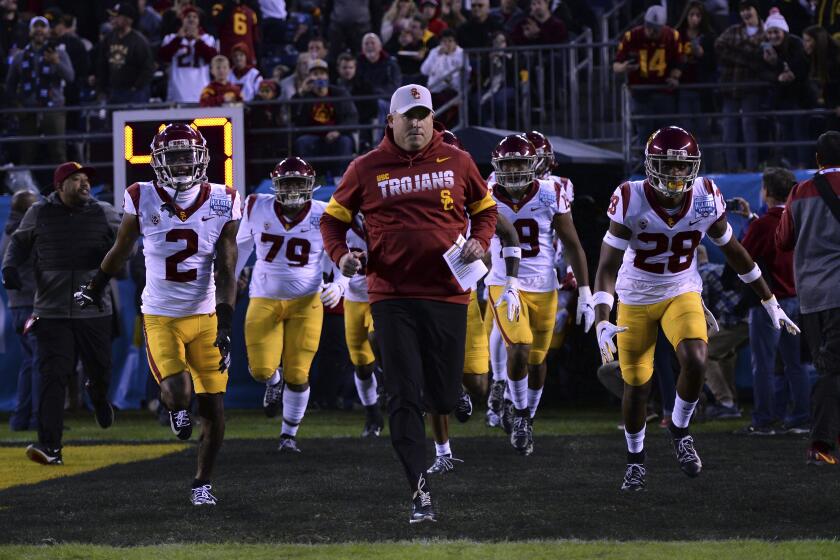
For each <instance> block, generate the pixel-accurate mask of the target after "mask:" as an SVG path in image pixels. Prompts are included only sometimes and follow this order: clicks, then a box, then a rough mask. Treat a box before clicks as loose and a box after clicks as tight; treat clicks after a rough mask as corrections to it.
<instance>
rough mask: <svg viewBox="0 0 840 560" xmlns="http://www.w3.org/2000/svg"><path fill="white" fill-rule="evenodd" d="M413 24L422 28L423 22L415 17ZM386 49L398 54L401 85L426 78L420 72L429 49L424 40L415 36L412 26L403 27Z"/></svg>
mask: <svg viewBox="0 0 840 560" xmlns="http://www.w3.org/2000/svg"><path fill="white" fill-rule="evenodd" d="M411 25H412V26H417V27H418V28H420V26H421V25H423V22H421V21H419V20H417V19H415V20H414V21H412V23H411ZM385 50H387V51H388V52H389V53H391V54H393V55H395V56H396V59H397V64H398V65H399V67H400V74H401V75H402V83H401V84H400V85H405V84H414V83H419V80H420V79H421V78H423V79H425V76H423V75H422V74H421V73H420V65H421V64H423V59H424V58H425V57H426V53H427V52H428V50H427V49H426V46H425V45H424V44H423V41H421V40H420V39H417V38H416V37H415V36H414V32H413V31H412V30H411V27H409V28H407V29H403V30H402V31H400V34H399V35H398V36H395V37H393V38H392V39H391V41H390V42H389V43H388V44H387V45H386V46H385Z"/></svg>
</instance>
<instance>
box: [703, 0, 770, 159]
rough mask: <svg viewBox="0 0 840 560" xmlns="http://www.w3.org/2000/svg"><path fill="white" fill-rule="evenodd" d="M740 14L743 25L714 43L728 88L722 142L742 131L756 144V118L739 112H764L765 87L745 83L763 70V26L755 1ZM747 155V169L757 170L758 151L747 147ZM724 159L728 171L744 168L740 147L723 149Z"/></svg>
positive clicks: (745, 1) (745, 2)
mask: <svg viewBox="0 0 840 560" xmlns="http://www.w3.org/2000/svg"><path fill="white" fill-rule="evenodd" d="M739 13H740V16H741V23H736V24H735V25H732V26H730V27H729V28H728V29H727V30H726V31H724V32H723V33H722V34H721V36H720V37H718V38H717V40H715V54H716V55H717V60H718V65H719V69H720V82H721V84H725V87H723V88H721V93H722V95H723V112H724V113H726V114H727V116H726V117H724V119H723V141H724V142H725V143H736V142H738V131H739V129H740V130H741V133H742V137H743V142H745V143H747V144H754V143H756V142H758V124H757V117H755V116H752V115H745V116H743V117H741V116H740V113H755V112H758V111H759V110H760V109H761V100H762V96H763V95H764V91H763V89H764V88H757V87H755V86H745V85H743V84H745V83H747V82H755V81H756V80H757V79H758V76H760V75H761V73H762V71H763V67H764V61H763V59H762V50H763V49H762V44H763V43H764V42H765V37H764V24H763V23H762V21H761V19H760V18H759V17H758V2H757V1H756V0H741V2H740V4H739ZM745 152H746V159H745V160H744V163H745V165H746V169H747V170H748V171H755V170H756V169H757V168H758V149H757V148H755V147H751V146H747V147H746V148H745ZM724 156H725V161H726V169H727V170H728V171H740V170H742V169H744V165H743V164H742V163H741V162H740V161H739V159H738V148H736V147H727V148H724Z"/></svg>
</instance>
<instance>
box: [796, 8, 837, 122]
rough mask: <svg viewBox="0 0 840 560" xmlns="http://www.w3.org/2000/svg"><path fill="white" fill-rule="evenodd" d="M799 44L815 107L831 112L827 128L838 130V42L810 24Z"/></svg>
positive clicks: (822, 29)
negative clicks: (803, 50)
mask: <svg viewBox="0 0 840 560" xmlns="http://www.w3.org/2000/svg"><path fill="white" fill-rule="evenodd" d="M802 46H803V48H804V49H805V54H806V55H808V58H809V61H810V79H811V87H812V88H813V90H814V97H815V99H816V104H817V106H818V107H822V108H825V109H830V110H833V111H834V114H833V115H829V117H828V119H827V123H826V128H827V129H828V130H840V43H838V42H837V41H836V40H834V38H833V37H832V36H831V35H829V34H828V31H826V30H825V28H823V27H820V26H818V25H813V26H811V27H809V28H807V29H806V30H805V32H804V33H803V35H802Z"/></svg>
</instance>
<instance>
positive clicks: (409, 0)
mask: <svg viewBox="0 0 840 560" xmlns="http://www.w3.org/2000/svg"><path fill="white" fill-rule="evenodd" d="M415 15H417V4H415V3H414V0H394V1H393V2H391V7H390V8H388V11H386V12H385V15H384V16H382V26H381V28H380V30H379V35H380V36H381V37H382V42H383V43H386V44H387V43H388V41H390V40H391V38H392V37H393V38H397V37H398V36H399V34H400V32H401V31H402V30H403V29H407V28H408V26H409V25H411V20H412V18H413V17H414V16H415ZM389 52H391V53H393V52H395V51H389Z"/></svg>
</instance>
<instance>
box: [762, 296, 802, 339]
mask: <svg viewBox="0 0 840 560" xmlns="http://www.w3.org/2000/svg"><path fill="white" fill-rule="evenodd" d="M761 305H763V306H764V309H765V311H767V314H768V315H770V320H771V321H772V322H773V326H774V327H776V328H777V329H780V328H782V327H784V328H785V329H787V332H789V333H790V334H799V327H797V326H796V323H794V322H793V321H791V320H790V317H788V316H787V313H785V310H784V309H782V308H781V306H780V305H779V302H778V301H777V300H776V296H773V297H771V298H770V299H767V300H764V301H762V302H761Z"/></svg>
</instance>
